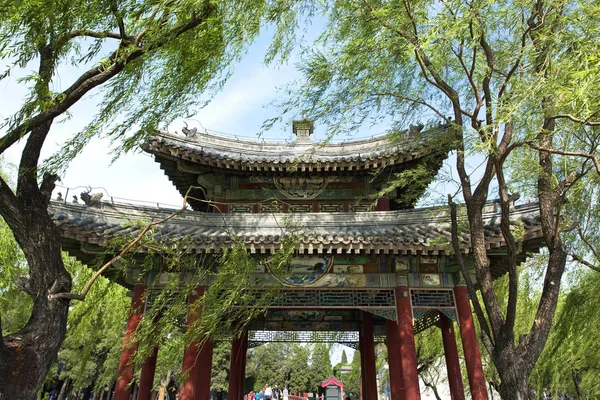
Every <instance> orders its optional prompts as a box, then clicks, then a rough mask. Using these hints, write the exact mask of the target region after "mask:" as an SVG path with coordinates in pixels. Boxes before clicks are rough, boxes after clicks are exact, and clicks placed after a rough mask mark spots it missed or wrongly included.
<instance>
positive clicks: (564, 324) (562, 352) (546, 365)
mask: <svg viewBox="0 0 600 400" xmlns="http://www.w3.org/2000/svg"><path fill="white" fill-rule="evenodd" d="M574 280H575V282H573V284H572V286H571V287H570V288H569V289H568V291H567V292H566V293H565V294H564V295H563V296H562V298H561V302H560V304H559V309H558V317H557V318H556V323H555V325H554V327H553V329H552V332H551V335H550V339H549V340H548V346H547V347H546V349H545V350H544V352H543V353H542V356H541V357H540V362H539V363H538V365H537V366H536V368H535V369H534V371H533V374H532V376H531V381H532V383H533V385H532V386H534V387H535V388H536V389H537V390H538V391H540V392H541V391H548V392H550V393H570V394H571V396H575V395H577V396H580V397H581V398H590V399H592V398H597V397H599V396H600V383H599V382H598V379H597V377H598V369H599V368H600V360H599V359H598V356H597V355H598V351H599V348H598V346H599V343H600V338H599V337H598V333H599V332H598V329H597V328H598V324H599V323H600V322H599V318H598V313H597V310H598V306H599V304H598V301H599V299H598V291H599V290H600V282H599V281H598V276H597V273H596V272H592V271H578V272H577V273H576V276H575V277H574ZM577 386H579V387H577Z"/></svg>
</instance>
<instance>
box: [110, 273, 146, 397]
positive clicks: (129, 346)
mask: <svg viewBox="0 0 600 400" xmlns="http://www.w3.org/2000/svg"><path fill="white" fill-rule="evenodd" d="M145 292H146V286H145V285H134V286H133V298H132V299H131V308H130V311H129V320H128V321H127V328H126V329H125V339H123V351H122V352H121V361H120V362H119V371H118V373H117V384H116V385H115V395H114V400H129V397H130V395H131V387H130V386H131V381H132V380H133V373H134V370H135V365H134V364H133V355H134V354H135V351H136V350H137V343H136V342H134V333H135V330H136V329H137V327H138V325H139V324H140V321H141V320H142V316H143V315H144V293H145Z"/></svg>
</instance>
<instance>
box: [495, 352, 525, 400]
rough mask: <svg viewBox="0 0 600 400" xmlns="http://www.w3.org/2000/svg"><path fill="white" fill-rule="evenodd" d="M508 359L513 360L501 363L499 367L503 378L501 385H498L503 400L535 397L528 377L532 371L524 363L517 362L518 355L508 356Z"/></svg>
mask: <svg viewBox="0 0 600 400" xmlns="http://www.w3.org/2000/svg"><path fill="white" fill-rule="evenodd" d="M507 359H508V360H511V361H507V362H505V363H501V364H500V366H499V367H498V368H497V371H498V373H499V374H500V379H501V383H500V386H499V387H498V392H499V393H500V397H501V398H502V399H503V400H530V399H531V400H532V399H534V397H533V396H532V392H531V390H529V384H528V378H529V374H530V372H531V371H530V370H526V368H525V367H524V366H523V364H522V363H517V362H515V361H516V360H518V358H517V357H515V356H513V357H508V358H507ZM513 360H514V361H513ZM500 371H502V372H500Z"/></svg>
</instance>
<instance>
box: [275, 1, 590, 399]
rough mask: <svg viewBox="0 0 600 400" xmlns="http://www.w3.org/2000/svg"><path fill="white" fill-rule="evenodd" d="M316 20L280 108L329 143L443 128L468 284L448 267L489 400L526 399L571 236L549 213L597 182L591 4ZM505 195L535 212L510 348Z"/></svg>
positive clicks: (470, 4)
mask: <svg viewBox="0 0 600 400" xmlns="http://www.w3.org/2000/svg"><path fill="white" fill-rule="evenodd" d="M319 4H320V3H319ZM318 6H319V5H317V6H316V7H318ZM321 12H322V13H323V14H324V15H325V18H326V19H327V21H328V22H327V24H326V26H325V32H324V34H323V35H322V36H321V38H320V41H319V43H318V44H317V45H315V46H309V47H308V50H306V52H305V59H304V60H302V62H299V63H298V65H299V66H300V68H301V69H302V70H303V72H304V74H305V77H306V79H305V80H304V81H303V82H302V86H301V87H299V88H297V90H296V91H295V92H293V98H292V100H290V101H289V102H287V104H285V106H286V107H285V108H286V109H294V110H298V109H300V110H302V112H304V114H305V116H306V117H310V118H315V119H320V120H324V121H327V122H330V123H331V126H334V127H335V128H334V130H335V131H344V130H348V129H352V128H353V127H355V126H356V125H357V124H361V123H364V122H371V121H372V120H371V118H372V119H374V120H375V121H377V119H378V118H380V119H381V120H382V121H385V122H389V121H392V124H393V128H392V131H399V130H400V129H399V128H400V127H402V126H405V125H407V124H408V123H409V122H412V123H416V122H417V121H419V120H421V121H423V122H428V123H433V121H435V120H437V121H441V122H442V123H446V124H449V125H450V126H451V127H452V130H451V134H453V135H454V139H455V148H456V165H455V168H456V173H457V180H458V183H459V191H458V192H459V193H460V195H461V197H462V198H461V199H460V201H464V203H465V214H464V215H465V218H464V219H465V222H466V224H462V223H456V224H454V228H455V229H454V235H453V239H454V240H453V243H452V247H453V248H454V250H455V254H456V255H458V254H460V252H459V250H458V240H457V239H458V233H459V232H458V229H459V227H462V226H468V228H467V229H468V231H469V233H470V235H471V255H472V259H473V263H474V271H475V276H476V281H472V280H471V279H470V276H469V274H468V273H467V270H466V268H465V265H464V264H465V263H464V260H463V259H462V258H461V257H460V256H456V258H457V260H458V261H459V262H460V263H461V265H462V266H463V275H464V279H465V280H466V283H467V285H468V288H469V293H470V297H471V299H472V301H473V306H474V311H475V313H476V315H477V319H478V321H479V324H480V325H481V335H482V339H483V343H484V345H485V348H486V349H487V351H488V352H489V354H490V358H491V360H492V361H493V363H494V365H495V367H496V369H497V370H498V373H499V375H500V378H501V386H500V392H501V395H502V396H503V398H505V399H523V398H528V397H529V396H530V394H529V389H528V377H529V375H530V373H531V371H532V368H533V366H534V365H535V363H536V360H537V359H538V357H539V356H540V353H541V352H542V349H543V348H544V345H545V343H546V340H547V338H548V333H549V331H550V327H551V326H552V320H553V316H554V312H555V309H556V305H557V300H558V295H559V288H560V282H561V278H562V276H563V273H564V270H565V263H566V260H567V249H566V246H565V231H566V230H567V229H566V228H574V226H576V225H575V224H573V223H571V222H573V221H570V219H569V218H568V216H565V214H564V212H563V211H564V210H565V207H567V206H568V204H567V203H568V199H569V196H570V195H571V194H573V195H577V193H578V192H579V191H581V187H582V186H583V185H584V182H586V180H588V179H589V182H587V183H586V184H594V183H597V181H595V182H594V181H593V180H592V179H590V178H589V175H590V173H591V174H596V173H600V163H599V160H598V157H599V153H598V149H597V146H598V143H599V142H600V141H599V139H600V137H599V135H598V130H597V127H598V126H600V98H599V96H598V93H599V91H600V62H599V58H598V54H599V52H600V42H599V41H598V37H599V33H600V4H599V3H598V2H589V1H584V0H504V1H495V2H490V1H486V0H474V1H463V0H442V1H437V0H417V1H408V0H362V1H354V0H338V1H333V2H326V6H325V7H323V9H322V10H321ZM289 34H291V33H290V32H289V31H287V32H281V37H286V35H289ZM424 120H425V121H424ZM470 157H472V158H470ZM517 158H518V159H519V162H518V163H517V162H511V160H512V161H514V160H516V159H517ZM509 162H511V164H510V165H509V164H507V163H509ZM470 165H480V168H479V169H477V170H475V169H474V168H471V167H470ZM400 178H401V177H400ZM514 187H527V188H529V189H532V190H530V191H531V192H532V193H533V195H534V196H535V199H536V200H537V201H539V211H540V220H541V227H542V231H543V236H544V242H545V246H546V247H547V263H546V266H545V275H544V279H543V290H542V293H541V295H540V298H539V302H538V304H537V306H536V307H537V311H536V316H535V319H534V322H533V323H532V324H531V325H530V327H529V329H528V330H527V332H526V333H524V334H522V335H518V337H516V336H517V335H516V334H515V317H516V310H517V307H518V306H519V302H518V296H517V292H518V287H519V285H518V270H517V265H518V264H519V262H520V260H519V258H518V256H517V254H518V252H519V251H520V250H519V241H520V238H519V234H518V231H519V230H518V229H513V228H512V227H511V223H510V219H509V212H510V207H511V200H512V196H511V194H512V193H511V192H510V191H511V188H514ZM496 190H497V195H498V196H499V198H500V200H499V201H500V209H501V230H502V235H503V237H504V240H505V243H506V251H507V253H506V256H505V258H504V264H505V265H506V268H507V270H508V276H509V287H508V295H507V296H508V298H507V301H506V303H505V305H503V303H502V302H501V301H499V299H498V296H497V294H496V293H495V291H494V287H493V285H492V274H491V271H490V263H489V260H488V258H487V254H486V246H485V240H484V238H485V228H484V222H483V218H482V214H483V210H484V205H485V203H486V201H488V200H490V199H491V198H492V196H494V197H495V196H496V193H493V192H494V191H496ZM492 193H493V194H492ZM453 202H454V200H450V203H453ZM451 208H452V209H453V210H455V205H454V204H452V205H451ZM455 211H456V210H455ZM453 214H454V216H455V217H456V214H459V216H460V215H461V213H456V212H454V213H453ZM456 219H457V218H454V222H456ZM458 222H461V221H458ZM588 232H589V230H588ZM476 288H477V289H478V290H479V291H480V293H481V298H482V301H481V302H480V301H478V300H477V296H476V293H475V290H476Z"/></svg>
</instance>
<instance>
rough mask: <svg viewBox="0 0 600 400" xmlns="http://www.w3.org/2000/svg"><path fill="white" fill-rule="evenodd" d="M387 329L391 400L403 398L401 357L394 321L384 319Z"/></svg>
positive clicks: (398, 336)
mask: <svg viewBox="0 0 600 400" xmlns="http://www.w3.org/2000/svg"><path fill="white" fill-rule="evenodd" d="M385 327H386V329H387V338H386V339H387V350H388V366H389V368H390V395H391V400H405V397H404V377H403V376H402V357H401V355H400V331H399V330H398V324H397V323H396V321H390V320H387V321H385Z"/></svg>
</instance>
